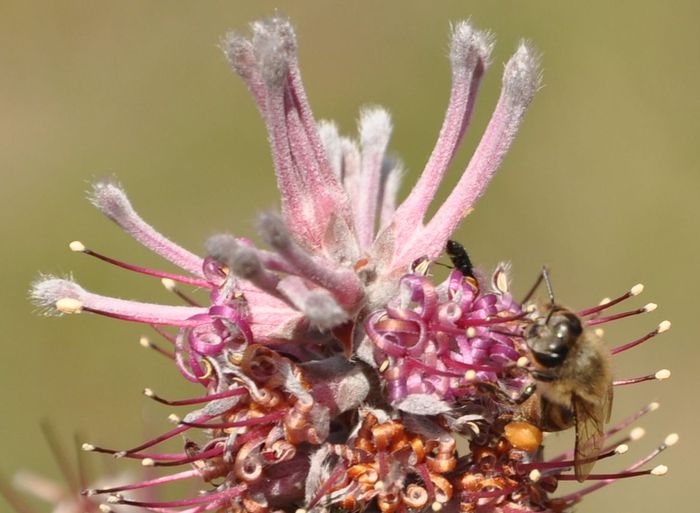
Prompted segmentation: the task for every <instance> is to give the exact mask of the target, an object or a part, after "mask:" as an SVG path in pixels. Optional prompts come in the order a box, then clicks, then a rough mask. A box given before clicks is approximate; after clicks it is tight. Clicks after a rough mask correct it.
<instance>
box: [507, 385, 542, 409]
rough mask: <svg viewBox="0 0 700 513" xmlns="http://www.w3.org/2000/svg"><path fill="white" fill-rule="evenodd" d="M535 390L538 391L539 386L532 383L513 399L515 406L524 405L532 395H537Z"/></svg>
mask: <svg viewBox="0 0 700 513" xmlns="http://www.w3.org/2000/svg"><path fill="white" fill-rule="evenodd" d="M535 390H537V385H536V384H535V383H530V384H529V385H528V386H526V387H525V389H524V390H523V391H522V392H520V395H519V396H518V397H516V398H515V399H513V402H514V403H515V404H523V403H524V402H525V401H527V400H528V399H530V397H532V395H533V394H534V393H535Z"/></svg>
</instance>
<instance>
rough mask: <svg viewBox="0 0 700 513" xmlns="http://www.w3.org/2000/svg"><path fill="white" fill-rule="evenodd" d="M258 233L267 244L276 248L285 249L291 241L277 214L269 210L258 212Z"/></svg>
mask: <svg viewBox="0 0 700 513" xmlns="http://www.w3.org/2000/svg"><path fill="white" fill-rule="evenodd" d="M258 233H260V236H261V237H262V238H263V240H264V241H265V242H266V243H267V244H269V245H270V246H272V247H273V248H275V249H277V250H283V249H286V248H287V247H288V246H289V245H290V244H291V243H292V239H291V237H290V235H289V230H288V229H287V226H286V225H285V224H284V221H282V218H280V217H279V216H278V215H277V214H273V213H269V212H268V213H263V214H260V216H258Z"/></svg>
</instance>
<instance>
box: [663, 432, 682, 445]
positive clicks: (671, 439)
mask: <svg viewBox="0 0 700 513" xmlns="http://www.w3.org/2000/svg"><path fill="white" fill-rule="evenodd" d="M678 438H679V437H678V433H671V434H670V435H668V436H667V437H666V438H665V439H664V443H665V444H666V445H667V446H668V447H673V446H674V445H676V444H677V443H678Z"/></svg>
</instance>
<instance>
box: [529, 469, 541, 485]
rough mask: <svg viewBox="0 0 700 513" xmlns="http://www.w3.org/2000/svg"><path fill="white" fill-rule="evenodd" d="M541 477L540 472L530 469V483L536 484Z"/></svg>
mask: <svg viewBox="0 0 700 513" xmlns="http://www.w3.org/2000/svg"><path fill="white" fill-rule="evenodd" d="M541 477H542V472H540V471H539V470H537V469H536V468H535V469H532V470H531V471H530V481H532V482H533V483H536V482H537V481H539V480H540V478H541Z"/></svg>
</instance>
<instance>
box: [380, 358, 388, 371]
mask: <svg viewBox="0 0 700 513" xmlns="http://www.w3.org/2000/svg"><path fill="white" fill-rule="evenodd" d="M388 368H389V359H388V358H387V359H386V360H384V361H383V362H382V364H381V365H380V366H379V372H384V371H385V370H387V369H388Z"/></svg>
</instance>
